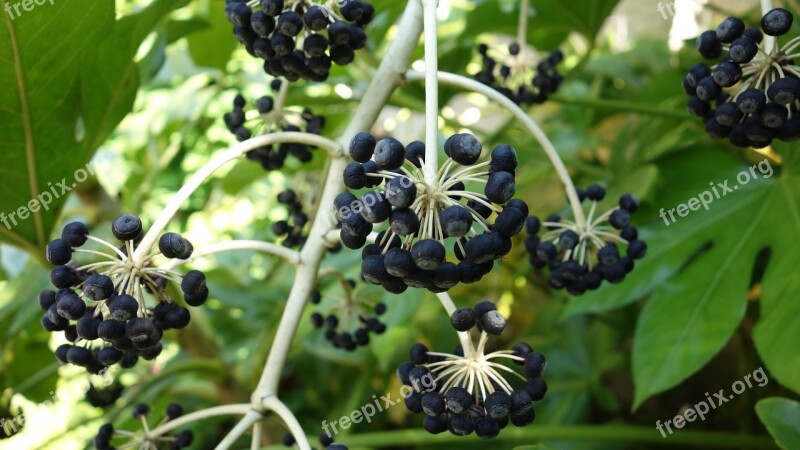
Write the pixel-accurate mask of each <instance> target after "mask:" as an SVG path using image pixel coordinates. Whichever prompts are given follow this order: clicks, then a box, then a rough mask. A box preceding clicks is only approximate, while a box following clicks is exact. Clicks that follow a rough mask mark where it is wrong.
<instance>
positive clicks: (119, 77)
mask: <svg viewBox="0 0 800 450" xmlns="http://www.w3.org/2000/svg"><path fill="white" fill-rule="evenodd" d="M185 3H186V1H169V0H162V1H156V2H154V3H152V4H151V5H150V6H149V7H147V8H145V9H144V10H142V11H141V12H139V13H137V14H134V15H131V16H128V17H124V18H122V19H120V20H119V21H115V20H114V4H113V2H97V1H91V0H61V1H58V2H55V3H53V4H52V5H51V4H50V3H45V4H44V5H41V6H37V7H36V8H34V9H33V10H31V11H29V12H25V13H24V14H22V15H21V16H19V17H16V18H15V19H13V20H12V19H11V18H10V17H9V16H7V15H4V18H5V23H4V26H3V27H2V29H0V60H2V61H3V64H2V65H1V66H0V79H2V80H3V81H4V85H5V86H7V88H5V89H3V90H2V92H0V123H2V127H3V131H4V133H3V140H2V141H0V167H2V170H3V173H4V175H5V177H4V183H3V184H2V185H1V186H0V212H3V213H4V214H5V216H0V220H2V221H3V222H2V225H1V226H0V240H2V241H3V242H7V243H10V244H13V245H16V246H19V247H22V248H25V249H26V250H28V251H30V252H33V253H37V254H38V253H39V252H40V249H41V248H42V247H43V246H44V245H45V244H46V242H47V240H48V237H49V236H50V231H51V229H52V227H53V225H54V223H55V220H56V217H57V214H58V211H59V210H60V208H61V206H62V205H63V203H64V201H65V200H66V197H67V195H68V193H69V191H70V190H72V188H73V187H75V186H76V185H77V183H78V182H80V181H82V179H84V177H85V176H86V175H87V174H86V173H76V170H78V169H80V168H82V166H83V165H84V164H86V163H87V162H88V161H89V160H90V158H91V156H92V154H93V153H94V151H95V150H96V149H97V147H98V146H99V145H100V144H101V143H102V142H103V141H104V140H105V138H106V137H108V135H109V133H111V131H112V130H113V129H114V128H115V127H116V125H117V124H118V123H119V121H120V120H122V118H123V117H125V115H126V114H127V113H128V112H129V111H130V109H131V107H132V105H133V100H134V98H135V96H136V91H137V89H138V86H139V81H138V80H139V79H138V77H139V74H138V68H137V66H136V64H135V62H134V56H135V55H136V51H137V49H138V48H139V46H140V44H141V43H142V41H143V40H144V39H145V37H146V36H147V35H148V34H149V33H150V31H151V30H152V29H153V28H154V27H155V25H156V24H158V22H159V21H160V20H161V19H162V18H163V16H164V15H165V14H166V13H168V12H169V11H171V10H172V9H174V8H176V7H178V6H181V5H182V4H185ZM45 205H46V206H45Z"/></svg>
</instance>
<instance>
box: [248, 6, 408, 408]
mask: <svg viewBox="0 0 800 450" xmlns="http://www.w3.org/2000/svg"><path fill="white" fill-rule="evenodd" d="M421 28H422V8H421V5H420V3H419V1H416V0H414V1H410V2H408V4H407V5H406V9H405V12H404V13H403V17H402V19H401V20H400V23H399V24H398V29H400V30H403V32H402V33H400V34H398V35H397V36H396V37H395V39H394V40H393V41H392V43H391V45H390V47H389V50H388V51H387V52H386V55H385V56H384V58H383V61H382V62H381V65H380V67H379V68H378V70H377V71H376V72H375V75H374V76H373V78H372V80H373V81H372V82H371V83H370V85H369V87H368V88H367V91H366V92H365V93H364V96H363V101H361V102H360V103H359V105H358V108H357V109H356V110H355V112H354V114H353V118H352V119H351V121H350V123H349V125H348V126H347V129H346V130H345V131H344V133H342V137H341V139H340V146H341V147H342V148H344V147H346V146H347V144H348V142H349V141H350V139H351V138H352V136H354V135H355V134H356V133H358V132H360V131H364V130H368V129H370V128H371V127H372V125H373V124H374V123H375V120H377V117H378V114H380V112H381V109H383V105H384V104H385V103H386V101H388V99H389V96H390V95H391V93H392V91H394V89H395V87H396V86H397V85H398V84H399V83H400V81H401V80H402V77H403V75H404V73H405V71H406V70H407V69H408V65H409V62H410V60H411V54H412V52H413V51H414V48H415V47H416V44H417V41H418V40H419V35H420V33H421V31H422V29H421ZM346 165H347V161H346V160H345V159H344V158H335V159H333V160H332V161H331V164H330V166H329V168H328V176H327V179H326V181H325V185H324V188H323V191H322V196H321V199H320V205H333V199H334V198H335V197H336V195H337V194H338V193H339V192H341V191H342V190H343V189H344V182H343V180H342V175H341V174H342V172H343V171H344V168H345V167H346ZM330 229H331V224H330V222H329V221H328V219H327V217H326V215H325V214H317V215H316V217H315V218H314V222H313V224H312V226H311V231H310V232H309V236H308V240H307V241H306V244H305V245H304V246H303V250H302V251H301V263H300V264H299V266H298V269H297V272H296V274H295V282H294V284H293V285H292V290H291V292H290V293H289V299H288V300H287V302H286V309H285V310H284V312H283V316H282V317H281V321H280V323H279V324H278V330H277V331H276V334H275V339H274V340H273V342H272V347H271V348H270V351H269V356H268V357H267V361H266V363H265V364H264V371H263V372H262V374H261V379H260V380H259V382H258V387H257V388H256V390H255V392H253V396H252V402H253V404H254V405H259V406H260V405H261V403H262V402H263V401H267V400H268V399H269V397H270V396H271V395H274V394H275V393H276V392H277V389H278V381H279V379H280V374H281V371H282V370H283V365H284V363H285V362H286V355H287V353H288V352H289V348H290V347H291V343H292V339H293V337H294V334H295V332H296V331H297V326H298V324H299V322H300V317H301V315H302V313H303V307H304V306H305V303H306V300H307V299H308V296H309V294H310V291H311V289H312V287H313V286H314V285H315V283H316V275H317V270H318V268H319V264H320V261H321V260H322V256H323V253H324V250H325V249H324V245H322V244H323V240H324V239H325V235H326V234H327V233H328V232H329V231H330Z"/></svg>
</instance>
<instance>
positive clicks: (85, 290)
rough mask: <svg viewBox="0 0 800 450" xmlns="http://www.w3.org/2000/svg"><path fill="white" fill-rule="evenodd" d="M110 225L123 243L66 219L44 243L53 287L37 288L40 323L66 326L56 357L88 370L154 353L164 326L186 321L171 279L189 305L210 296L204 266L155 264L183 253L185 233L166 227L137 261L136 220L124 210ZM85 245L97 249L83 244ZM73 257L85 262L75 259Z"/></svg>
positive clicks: (187, 245)
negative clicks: (170, 288) (172, 293)
mask: <svg viewBox="0 0 800 450" xmlns="http://www.w3.org/2000/svg"><path fill="white" fill-rule="evenodd" d="M111 231H112V233H113V235H114V237H115V238H117V239H118V240H119V241H121V242H122V246H119V247H118V246H117V245H115V244H112V243H110V242H107V241H105V240H103V239H101V238H99V237H95V236H92V235H91V234H89V229H88V228H87V227H86V225H84V224H83V223H80V222H72V223H70V224H68V225H66V226H65V227H64V229H63V231H62V233H61V238H59V239H55V240H53V241H51V242H50V243H49V244H48V245H47V250H46V251H47V260H48V261H50V262H51V263H52V264H54V265H55V268H53V270H52V271H51V273H50V280H51V282H52V284H53V286H54V288H55V290H50V289H48V290H45V291H42V292H41V294H39V305H40V306H41V308H42V309H43V310H44V311H45V314H44V315H43V316H42V319H41V323H42V326H43V327H44V329H45V330H47V331H51V332H53V331H63V332H64V336H65V337H66V338H67V341H69V343H66V344H63V345H61V346H59V347H58V348H57V349H56V351H55V355H56V358H57V359H58V360H59V361H61V362H62V363H70V364H74V365H76V366H81V367H84V368H86V370H87V371H88V372H90V373H99V372H101V371H102V370H103V369H104V368H106V367H109V366H113V365H115V364H119V365H120V366H121V367H123V368H130V367H133V366H134V365H135V364H136V362H137V361H138V359H139V358H140V357H141V358H143V359H145V360H152V359H154V358H155V357H156V356H158V355H159V354H160V353H161V350H162V344H161V337H162V335H163V333H164V330H168V329H170V328H183V327H185V326H186V325H188V324H189V319H190V315H189V310H188V309H187V308H185V307H183V306H180V305H178V304H177V303H175V302H174V301H173V300H172V299H171V298H170V296H169V295H168V294H167V291H166V287H167V284H168V283H169V282H173V283H176V284H178V285H180V288H181V290H182V291H183V296H184V300H185V302H186V303H187V304H188V305H189V306H200V305H202V304H203V303H204V302H205V301H206V299H207V298H208V288H207V287H206V280H205V276H204V275H203V273H202V272H200V271H197V270H192V271H189V272H187V273H186V274H180V273H178V272H175V271H172V270H169V269H166V268H162V267H158V266H157V265H156V262H158V261H159V260H164V259H188V258H189V257H190V256H191V255H192V251H193V247H192V244H191V242H189V241H188V240H187V239H186V238H184V237H183V236H181V235H180V234H177V233H165V234H164V235H162V236H161V239H160V240H159V242H158V249H157V250H155V251H153V252H151V253H150V254H149V255H147V256H146V257H145V258H143V259H142V260H141V261H136V260H134V259H133V258H132V256H131V255H133V253H134V250H135V248H136V245H137V242H138V241H139V240H140V239H141V238H142V222H141V220H139V218H138V217H136V216H134V215H132V214H123V215H121V216H119V217H117V218H116V219H115V220H114V222H113V223H112V224H111ZM90 244H93V245H92V246H94V247H96V248H94V249H91V248H87V247H90ZM75 256H81V257H82V258H85V259H87V260H89V262H83V263H82V262H78V261H77V260H73V257H75ZM148 297H149V298H152V301H153V303H151V305H148V304H147V302H146V300H147V298H148Z"/></svg>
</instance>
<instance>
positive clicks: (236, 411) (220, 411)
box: [148, 403, 253, 437]
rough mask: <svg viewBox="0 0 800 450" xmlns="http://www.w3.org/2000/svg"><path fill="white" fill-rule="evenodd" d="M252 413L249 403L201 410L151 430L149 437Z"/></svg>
mask: <svg viewBox="0 0 800 450" xmlns="http://www.w3.org/2000/svg"><path fill="white" fill-rule="evenodd" d="M251 411H253V408H251V407H250V405H249V404H247V403H236V404H233V405H223V406H215V407H213V408H206V409H201V410H200V411H195V412H192V413H189V414H185V415H183V416H180V417H178V418H176V419H173V420H170V421H169V422H167V423H165V424H164V425H161V426H158V427H156V428H153V429H152V430H150V433H148V435H149V436H151V437H158V436H163V435H164V434H166V433H169V432H170V431H172V430H174V429H176V428H178V427H180V426H183V425H186V424H189V423H192V422H195V421H197V420H201V419H205V418H208V417H216V416H228V415H246V414H247V413H249V412H251Z"/></svg>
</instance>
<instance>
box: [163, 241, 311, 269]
mask: <svg viewBox="0 0 800 450" xmlns="http://www.w3.org/2000/svg"><path fill="white" fill-rule="evenodd" d="M234 250H253V251H256V252H261V253H266V254H269V255H274V256H279V257H281V258H283V259H284V260H286V262H288V263H289V264H292V265H294V266H296V265H298V264H300V252H298V251H296V250H292V249H290V248H286V247H284V246H282V245H276V244H273V243H271V242H262V241H254V240H247V239H237V240H233V241H227V242H217V243H215V244H211V245H208V246H206V247H203V248H202V249H199V250H195V251H194V252H193V253H192V256H191V257H190V258H189V259H173V260H170V262H168V263H166V264H164V265H163V266H161V268H163V269H173V268H175V267H178V266H180V265H183V264H187V263H189V262H192V261H194V260H196V259H198V258H202V257H204V256H208V255H213V254H215V253H222V252H230V251H234Z"/></svg>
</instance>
